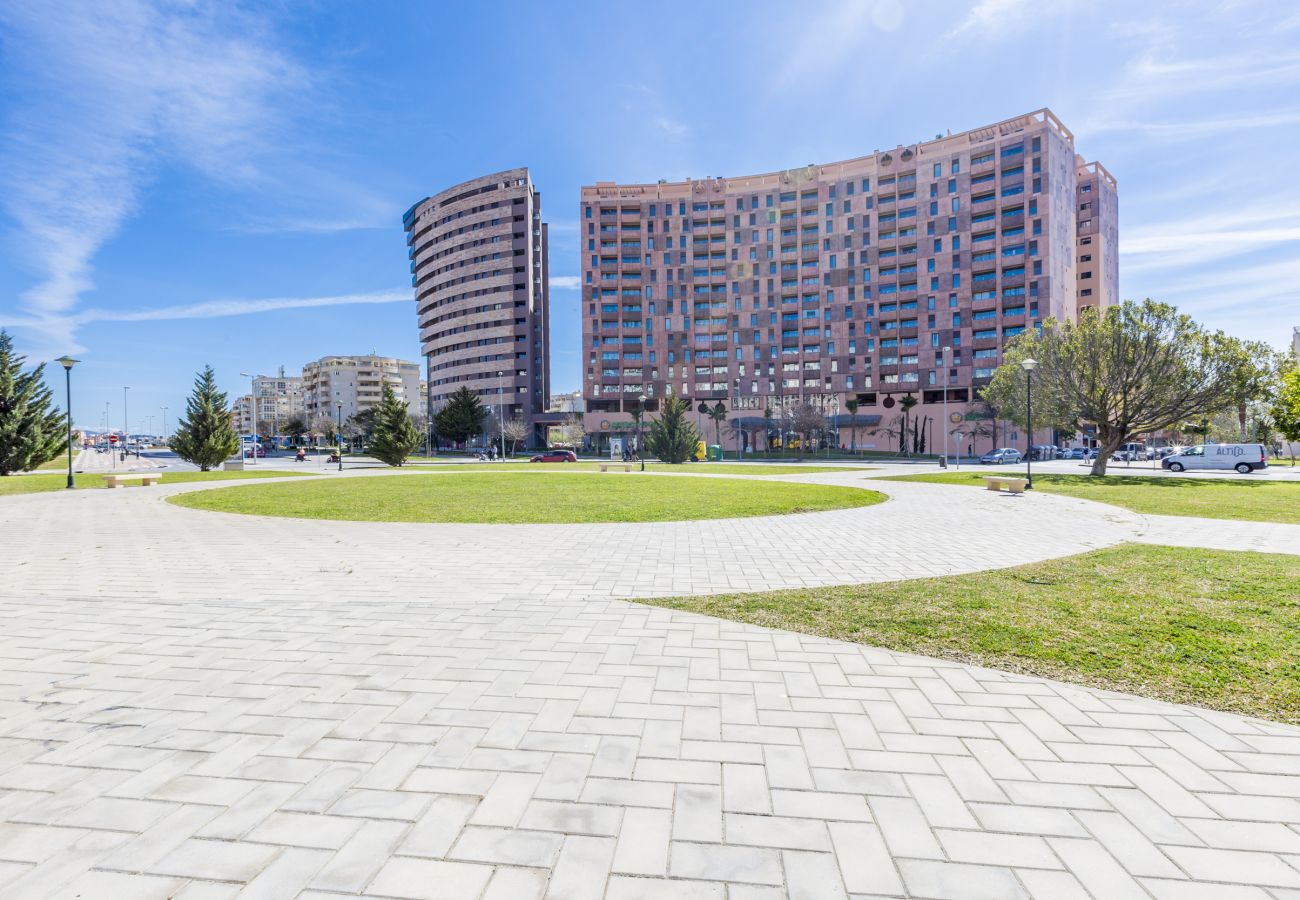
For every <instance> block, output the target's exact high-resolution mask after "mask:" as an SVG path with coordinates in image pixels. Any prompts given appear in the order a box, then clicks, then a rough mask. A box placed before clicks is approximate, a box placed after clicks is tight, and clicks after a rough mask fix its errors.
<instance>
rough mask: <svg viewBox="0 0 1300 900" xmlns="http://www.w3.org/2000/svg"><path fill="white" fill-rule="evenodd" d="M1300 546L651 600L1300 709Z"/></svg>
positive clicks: (1273, 711)
mask: <svg viewBox="0 0 1300 900" xmlns="http://www.w3.org/2000/svg"><path fill="white" fill-rule="evenodd" d="M1297 584H1300V556H1286V555H1274V554H1262V553H1247V552H1228V551H1212V550H1200V549H1183V548H1173V547H1148V546H1136V545H1124V546H1120V547H1113V548H1111V549H1108V550H1098V551H1095V552H1092V553H1086V554H1083V555H1081V556H1073V557H1067V558H1065V559H1058V560H1053V561H1050V562H1043V563H1034V564H1032V565H1027V566H1020V567H1018V568H1014V569H1003V570H999V571H993V572H982V573H977V574H973V575H959V576H951V577H946V578H926V579H918V580H913V581H896V582H889V583H885V584H863V585H852V586H849V587H835V588H812V589H803V590H791V591H774V592H770V593H761V594H729V595H725V596H717V597H677V598H672V599H664V600H659V599H654V600H642V601H639V602H641V603H646V604H650V605H654V606H665V607H669V608H671V609H682V610H689V611H691V612H698V613H703V614H705V615H709V616H716V617H719V618H723V619H732V620H735V621H739V622H750V623H753V624H755V625H764V626H767V627H770V628H781V629H786V630H789V631H798V632H804V633H807V634H817V635H822V636H825V637H831V638H838V639H841V640H847V641H856V642H859V643H864V644H871V645H873V646H878V647H885V648H888V649H891V650H900V651H906V652H913V653H921V654H924V655H927V656H937V657H941V658H944V659H953V660H960V661H962V662H969V663H974V664H977V665H982V666H989V667H992V668H996V669H1004V670H1010V671H1015V672H1023V673H1027V674H1033V675H1041V676H1045V677H1049V678H1054V679H1059V680H1061V681H1070V682H1075V683H1080V684H1087V685H1092V686H1095V687H1102V688H1108V689H1112V690H1118V691H1126V692H1129V693H1134V694H1140V695H1142V696H1145V697H1153V698H1157V699H1160V700H1170V701H1175V702H1179V703H1192V704H1196V705H1199V706H1207V707H1212V708H1215V709H1223V710H1230V711H1232V712H1240V713H1246V714H1249V715H1256V716H1262V717H1265V718H1269V719H1275V720H1278V721H1283V722H1292V723H1300V592H1297V590H1296V585H1297Z"/></svg>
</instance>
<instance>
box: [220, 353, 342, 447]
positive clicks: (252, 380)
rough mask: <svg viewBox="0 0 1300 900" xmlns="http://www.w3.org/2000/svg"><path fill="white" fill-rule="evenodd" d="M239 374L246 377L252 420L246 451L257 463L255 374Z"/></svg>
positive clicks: (249, 416) (249, 414)
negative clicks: (250, 439) (249, 441)
mask: <svg viewBox="0 0 1300 900" xmlns="http://www.w3.org/2000/svg"><path fill="white" fill-rule="evenodd" d="M239 374H240V375H243V376H244V377H245V378H247V379H248V418H249V420H250V421H251V422H252V427H251V428H249V429H248V431H249V434H250V435H251V436H252V438H253V440H252V441H251V443H250V444H249V447H248V451H249V453H250V454H251V455H252V458H253V465H257V376H256V375H250V374H248V373H247V372H240V373H239ZM340 459H341V457H340Z"/></svg>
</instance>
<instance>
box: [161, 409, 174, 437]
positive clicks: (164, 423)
mask: <svg viewBox="0 0 1300 900" xmlns="http://www.w3.org/2000/svg"><path fill="white" fill-rule="evenodd" d="M162 439H163V442H164V443H166V444H167V446H169V447H170V446H171V443H172V442H171V441H170V440H168V438H167V407H165V406H164V407H162Z"/></svg>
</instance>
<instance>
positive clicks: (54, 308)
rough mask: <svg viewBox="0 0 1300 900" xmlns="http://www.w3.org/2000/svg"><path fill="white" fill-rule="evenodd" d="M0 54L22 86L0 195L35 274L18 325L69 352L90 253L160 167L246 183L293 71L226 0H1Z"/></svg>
mask: <svg viewBox="0 0 1300 900" xmlns="http://www.w3.org/2000/svg"><path fill="white" fill-rule="evenodd" d="M0 28H2V29H3V33H4V36H5V50H6V55H7V57H8V63H7V64H8V65H9V66H11V67H12V71H13V72H14V74H15V75H16V76H17V77H18V78H20V79H21V83H22V84H23V88H24V90H23V92H22V94H21V95H19V96H18V97H17V99H16V101H15V103H14V106H13V110H12V113H11V114H10V116H9V117H8V119H7V120H6V121H5V122H4V124H3V138H4V140H3V143H4V146H5V148H6V149H5V150H4V151H3V154H2V155H0V188H2V190H0V203H3V206H4V209H5V211H6V212H7V213H8V215H9V216H10V217H11V219H12V220H13V222H14V223H15V225H16V232H17V237H18V239H19V240H20V241H21V242H22V244H23V248H24V256H25V258H26V259H27V260H28V261H29V265H30V268H31V273H32V275H33V276H34V277H35V278H36V279H37V281H36V284H35V285H34V286H33V287H32V288H31V289H29V290H28V291H26V292H25V293H24V294H23V295H22V297H21V299H20V305H21V309H22V310H23V311H24V312H25V313H26V317H25V318H26V321H27V323H28V324H27V325H26V327H27V328H28V329H30V330H31V331H32V332H33V333H34V335H35V336H36V338H37V340H38V342H39V343H42V344H46V345H47V346H48V348H51V349H52V348H54V347H56V346H57V347H59V348H60V349H67V350H77V349H81V348H79V347H78V346H77V344H76V339H75V328H76V324H77V321H78V319H77V316H75V315H72V314H71V313H72V312H73V311H74V310H75V308H76V307H77V306H78V304H79V301H80V298H81V296H82V295H83V294H84V293H86V292H87V291H89V290H91V289H92V288H93V286H94V282H93V277H92V272H93V261H94V258H95V256H96V254H97V253H98V252H99V250H100V249H101V248H102V247H103V246H104V245H105V244H106V243H107V242H108V241H110V240H111V239H112V238H113V237H114V236H115V235H116V234H117V232H118V231H119V229H120V228H121V226H122V224H123V223H124V222H125V221H126V220H127V219H128V218H129V217H130V216H131V215H132V214H133V213H134V212H135V210H136V208H137V206H138V204H139V198H140V194H141V191H142V190H143V189H144V187H145V186H146V185H147V184H148V183H149V182H150V180H151V179H152V178H154V177H155V176H156V175H157V173H158V171H159V170H160V169H161V167H162V166H164V165H166V164H172V163H181V164H185V165H190V166H194V167H196V168H198V169H199V170H200V171H202V172H204V173H205V174H207V175H208V176H210V177H212V178H215V179H220V180H222V181H236V182H238V181H245V182H248V181H252V180H254V179H256V177H257V175H258V166H257V160H258V156H259V153H260V152H261V151H262V150H263V148H264V147H265V146H266V145H267V144H266V142H269V141H273V140H274V138H275V136H276V134H277V132H278V127H279V126H278V123H279V122H280V121H282V115H281V112H282V107H283V106H284V105H285V104H286V102H287V100H288V99H289V98H291V97H292V96H293V95H294V93H295V92H296V91H297V90H299V89H300V88H302V87H303V86H304V85H305V84H306V82H307V78H306V75H305V74H304V72H303V71H302V70H301V69H300V68H299V67H298V66H297V65H296V64H295V63H294V62H292V61H291V60H290V59H288V58H287V57H286V56H285V55H284V54H282V53H281V52H280V51H279V50H278V49H277V48H276V47H275V45H274V43H273V42H272V40H271V39H270V37H269V35H268V34H267V32H266V30H265V28H264V26H263V24H262V23H261V22H259V21H257V20H255V19H251V18H248V17H245V16H243V15H242V14H241V13H240V12H239V11H238V10H236V9H234V8H233V7H231V6H229V5H226V4H216V5H212V6H208V5H205V4H203V3H193V4H191V3H185V4H181V3H163V2H158V3H154V2H148V0H117V2H114V3H111V4H100V3H95V2H92V0H52V2H51V0H40V2H33V0H10V2H7V3H5V4H3V5H0Z"/></svg>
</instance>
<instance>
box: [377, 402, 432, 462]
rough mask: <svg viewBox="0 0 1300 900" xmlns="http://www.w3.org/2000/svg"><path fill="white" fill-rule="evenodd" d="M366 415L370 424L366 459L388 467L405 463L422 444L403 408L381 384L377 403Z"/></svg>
mask: <svg viewBox="0 0 1300 900" xmlns="http://www.w3.org/2000/svg"><path fill="white" fill-rule="evenodd" d="M368 412H370V414H371V415H370V419H371V422H372V423H373V424H372V431H371V436H370V445H369V448H368V449H369V452H370V455H371V456H373V457H374V458H375V459H377V460H379V461H380V462H384V463H387V464H388V465H390V466H400V465H401V464H402V463H404V462H406V458H407V457H408V456H410V455H411V451H412V450H414V449H415V448H416V447H418V446H420V441H421V440H422V438H421V437H420V432H419V431H418V430H417V429H416V427H415V423H414V422H412V421H411V413H410V411H409V410H407V408H406V404H405V403H404V402H403V401H401V400H398V399H397V395H396V394H394V393H393V389H392V388H391V387H389V386H388V384H387V383H385V384H384V391H383V394H382V396H381V397H380V398H379V402H378V403H377V404H375V405H374V406H373V407H371V408H370V410H368Z"/></svg>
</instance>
